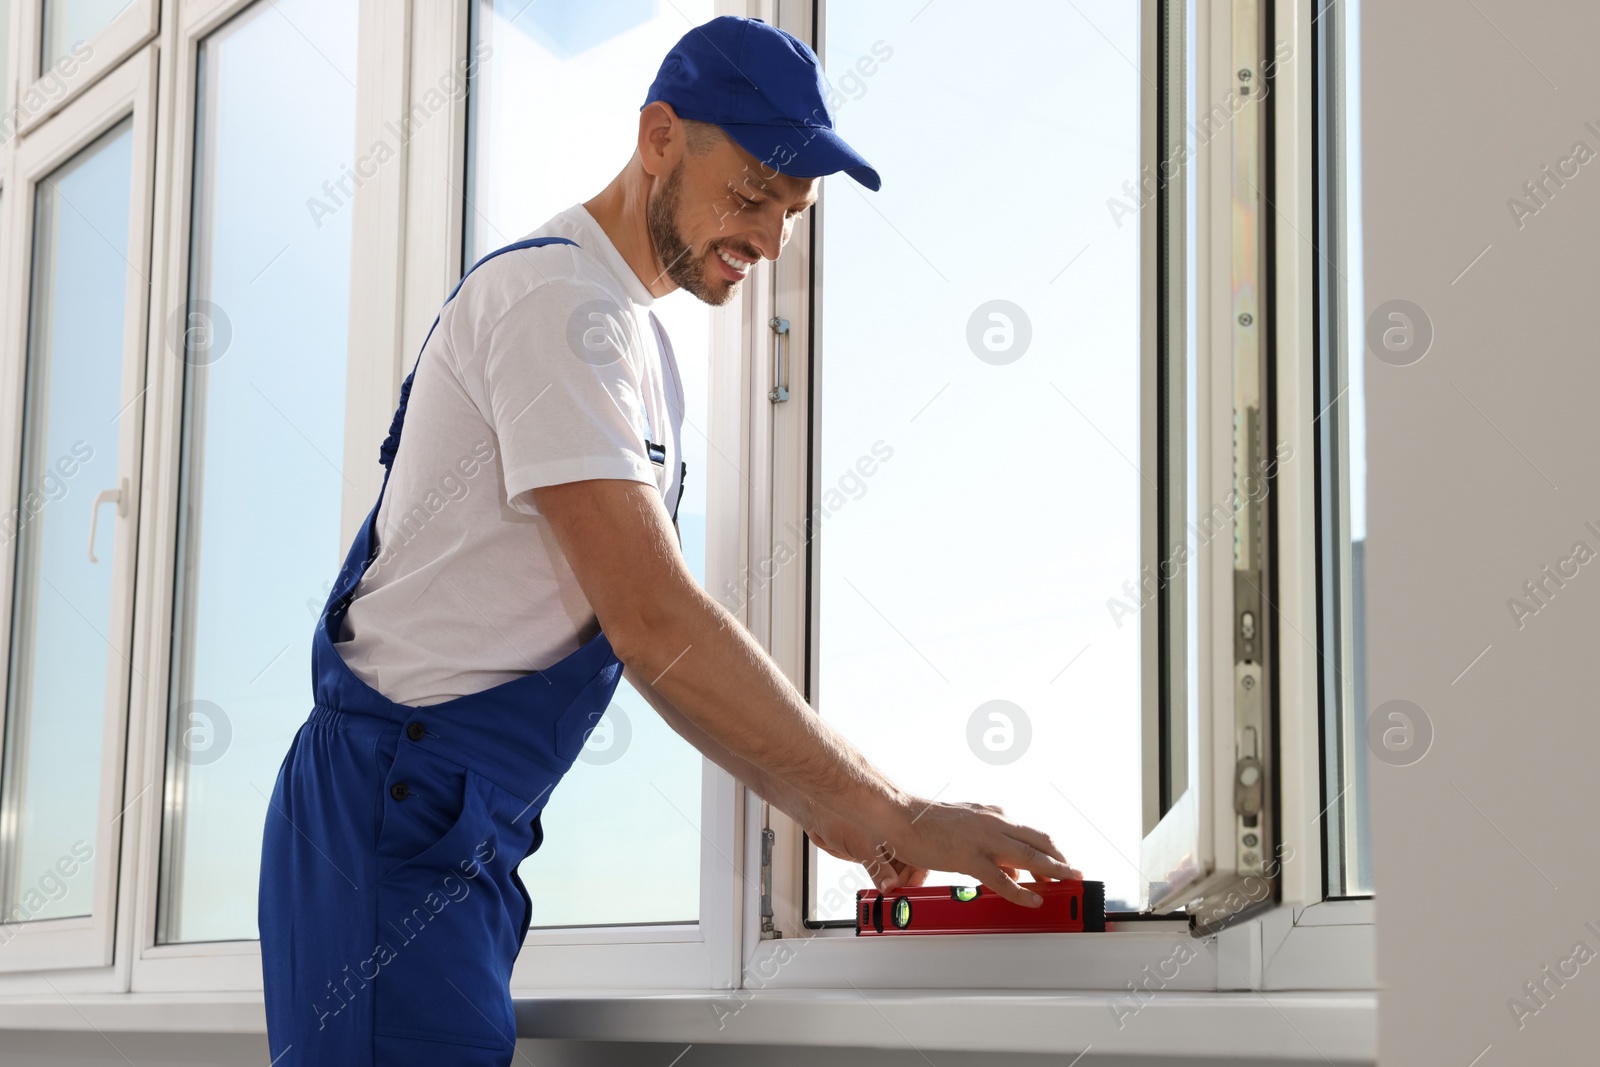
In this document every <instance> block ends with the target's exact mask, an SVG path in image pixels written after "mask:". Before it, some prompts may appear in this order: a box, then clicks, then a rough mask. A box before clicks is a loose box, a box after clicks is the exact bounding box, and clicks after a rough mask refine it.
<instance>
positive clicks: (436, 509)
mask: <svg viewBox="0 0 1600 1067" xmlns="http://www.w3.org/2000/svg"><path fill="white" fill-rule="evenodd" d="M825 92H826V85H825V82H824V81H823V79H822V76H821V71H820V68H819V65H818V63H817V59H816V56H815V55H814V54H813V53H812V52H811V50H810V49H809V48H807V47H806V45H805V44H803V43H801V42H800V41H798V40H796V39H795V38H793V37H791V36H790V35H788V34H786V33H783V32H782V31H780V30H777V29H775V28H773V27H771V26H768V25H766V24H765V23H763V22H761V21H759V20H753V19H741V18H732V17H727V18H718V19H714V20H712V21H711V22H709V23H707V24H706V25H704V26H701V27H697V28H696V29H693V30H691V31H690V32H689V33H688V34H687V35H685V36H684V38H683V39H682V40H681V41H680V42H679V43H678V44H677V46H676V47H675V48H674V49H673V50H672V52H671V53H669V54H668V56H667V57H666V59H665V61H664V62H663V63H662V65H661V68H660V71H659V73H658V76H657V78H656V81H655V83H654V84H653V85H652V86H651V89H650V92H649V94H648V98H647V100H646V102H645V105H644V106H643V108H642V109H641V111H640V115H639V127H638V139H637V146H636V150H635V152H634V155H633V158H632V159H630V160H629V162H628V164H627V166H626V167H624V168H623V170H622V172H621V173H620V174H618V175H617V177H616V178H615V179H614V180H613V181H612V182H611V184H610V185H608V186H607V187H606V188H605V189H604V190H602V191H601V192H600V193H599V195H597V196H595V197H594V198H593V199H591V200H588V201H586V202H584V203H582V204H578V205H574V206H573V207H571V208H569V209H567V210H566V211H563V212H561V213H560V214H558V215H557V216H555V217H554V218H553V219H551V220H550V221H549V222H548V223H546V224H545V225H544V226H542V227H540V228H539V229H538V230H537V231H535V234H534V235H533V236H531V237H529V238H527V239H524V240H522V241H519V242H516V243H515V244H513V245H510V246H508V247H507V248H505V249H500V250H497V251H496V252H495V253H491V255H490V256H487V257H485V258H484V259H483V260H481V261H480V262H479V263H478V264H476V265H475V266H474V267H473V269H472V270H471V271H469V272H468V274H467V276H466V277H464V278H463V279H462V282H461V283H459V284H458V285H457V288H456V291H455V292H453V293H452V294H451V297H450V299H448V300H447V301H446V303H445V306H444V308H443V310H442V311H441V312H440V315H439V318H438V319H437V320H436V322H435V324H434V329H433V330H432V331H431V332H430V333H429V335H428V339H427V340H426V341H425V342H424V344H423V348H422V352H421V354H420V356H419V358H418V361H417V366H416V368H415V370H414V371H413V374H412V376H411V377H410V378H408V379H407V380H406V384H405V387H404V388H403V389H402V390H401V400H400V406H399V410H398V411H397V412H396V414H395V418H394V423H393V425H392V426H391V428H390V433H389V438H388V440H386V441H385V442H384V445H383V447H382V448H381V449H380V460H381V461H382V462H383V463H384V465H385V466H386V467H387V468H388V470H387V472H386V474H385V478H384V487H385V488H384V491H380V493H379V499H378V503H377V504H376V505H374V507H373V511H372V514H370V515H369V516H368V518H367V522H366V523H364V524H363V527H362V530H361V532H360V533H359V534H358V536H357V537H356V540H355V543H354V544H352V546H351V548H350V552H349V555H348V558H347V559H346V560H345V564H344V567H343V568H342V570H341V572H340V575H339V578H338V581H337V582H336V583H335V585H334V588H333V590H332V593H331V594H330V596H329V598H328V604H327V607H326V608H325V610H324V613H323V617H322V619H321V621H320V622H319V624H318V627H317V632H316V637H315V644H314V650H313V678H314V682H315V689H316V706H315V707H314V709H313V710H312V713H311V716H310V717H309V719H308V720H307V722H306V723H305V724H304V725H303V726H302V727H301V729H300V731H299V733H297V734H296V736H295V739H294V742H293V744H292V745H291V747H290V750H289V752H288V754H287V755H286V756H285V757H284V761H283V765H282V767H281V769H280V771H279V776H278V781H277V784H276V786H275V789H274V792H273V796H272V805H271V808H270V810H269V813H268V817H267V825H266V832H265V835H264V840H263V849H262V872H261V895H260V910H259V922H260V927H261V951H262V967H263V974H264V979H265V993H266V1009H267V1020H268V1032H269V1039H270V1043H271V1048H272V1054H273V1057H274V1063H275V1064H277V1065H279V1067H295V1065H321V1064H338V1065H340V1067H352V1065H361V1064H373V1063H382V1064H385V1065H395V1064H424V1063H428V1064H433V1063H444V1062H448V1063H451V1064H482V1065H489V1064H495V1065H503V1064H507V1063H509V1062H510V1060H511V1056H512V1053H513V1051H514V1049H513V1041H514V1034H515V1023H514V1020H513V1018H512V1013H511V1001H510V995H509V990H508V982H509V976H510V973H511V967H512V964H513V962H514V961H515V959H516V957H517V953H518V951H519V950H520V948H521V945H522V941H523V938H524V936H525V935H526V933H527V929H528V925H529V921H530V917H531V905H530V902H529V899H528V896H527V892H526V890H525V888H524V887H523V885H522V882H521V880H520V879H519V878H518V877H517V874H516V867H517V865H518V864H519V863H520V862H521V861H522V860H523V859H524V858H526V857H527V856H528V855H529V854H530V853H532V852H533V851H534V850H535V849H537V848H538V847H539V843H540V841H541V840H542V836H543V829H542V826H541V824H540V821H539V815H540V813H541V812H542V810H543V807H544V805H545V803H546V801H547V799H548V796H549V794H550V791H551V790H552V789H553V788H554V787H555V785H556V784H557V783H558V782H559V781H560V779H561V777H562V775H563V774H564V773H565V772H566V770H567V769H568V768H569V767H570V766H571V764H572V762H573V760H574V759H575V758H576V757H577V755H578V752H579V751H580V750H581V748H582V746H583V743H584V740H585V738H586V736H587V735H588V732H589V731H590V730H592V729H593V727H594V724H595V722H596V721H597V720H598V719H599V717H600V716H601V714H603V713H604V711H605V708H606V706H607V704H608V703H609V701H610V699H611V695H612V693H613V691H614V690H615V688H616V686H617V684H618V681H619V680H620V678H621V677H622V676H623V675H624V673H625V674H626V676H627V677H628V679H629V680H630V681H631V682H632V684H633V685H634V686H635V687H636V688H637V689H638V690H639V691H640V693H642V694H643V695H644V697H645V698H646V699H647V700H648V701H649V702H650V703H651V704H652V706H654V707H655V708H656V709H657V711H658V712H659V713H660V714H661V715H662V716H663V717H664V718H665V719H666V720H667V722H668V723H670V724H671V725H672V727H673V728H674V729H675V730H676V731H677V732H678V733H680V734H681V735H682V736H683V737H685V738H686V739H687V740H688V741H689V742H690V743H692V744H693V745H694V746H695V747H696V748H698V749H699V750H700V751H701V752H703V753H704V754H705V755H706V756H708V757H709V758H710V759H712V760H714V761H715V762H716V763H718V764H719V765H721V766H722V767H724V768H725V769H727V770H728V771H729V772H730V773H732V774H733V775H734V776H736V777H737V778H738V779H739V780H740V781H741V782H743V783H744V784H745V785H747V786H749V787H750V788H751V789H753V790H755V791H756V792H757V793H759V794H760V795H761V796H763V797H765V798H766V799H767V800H769V801H770V802H771V803H772V804H774V805H776V806H777V807H778V808H780V809H781V810H783V811H784V812H786V813H788V814H789V815H790V816H791V817H793V818H794V819H795V820H797V821H798V822H799V823H800V825H801V826H803V827H804V828H805V829H806V831H807V832H808V833H809V834H810V835H811V838H812V840H814V841H816V842H817V843H818V845H819V846H820V847H822V848H824V849H826V850H827V851H829V852H830V853H832V854H834V855H836V856H840V857H843V858H846V859H854V860H857V861H860V862H862V863H864V864H866V865H867V867H868V870H869V871H870V873H871V874H872V877H873V880H874V882H875V883H876V884H877V885H878V886H879V887H880V888H885V889H887V888H891V887H895V886H902V885H916V884H920V883H921V881H922V880H923V879H924V878H925V877H926V874H927V872H928V871H929V870H953V871H962V872H965V873H967V874H970V875H971V876H973V877H975V878H977V879H979V880H980V881H982V883H983V884H984V885H985V886H988V887H989V888H990V889H992V890H993V891H995V892H997V893H1000V894H1001V895H1003V896H1005V897H1007V898H1008V899H1011V900H1014V901H1018V902H1020V903H1025V904H1030V905H1031V904H1036V903H1037V902H1038V898H1037V896H1036V895H1035V894H1033V893H1031V892H1029V891H1026V890H1024V889H1022V888H1021V887H1020V886H1018V884H1017V883H1016V881H1015V880H1014V879H1015V878H1016V876H1017V874H1018V872H1019V871H1021V870H1027V871H1029V872H1030V873H1032V874H1033V875H1034V877H1035V878H1043V879H1049V878H1078V877H1081V874H1079V872H1077V871H1075V870H1074V869H1072V868H1071V867H1070V866H1069V865H1068V864H1067V863H1066V862H1065V860H1064V859H1063V857H1062V855H1061V853H1060V851H1059V850H1058V849H1057V848H1056V846H1055V845H1054V844H1053V843H1052V842H1051V841H1050V839H1049V838H1048V837H1047V836H1046V835H1045V834H1043V833H1040V832H1039V831H1037V830H1034V829H1032V828H1029V827H1026V826H1021V825H1019V824H1017V823H1014V822H1011V821H1009V820H1008V819H1006V818H1005V817H1004V815H1003V813H1002V812H1001V811H1000V809H999V808H996V807H991V806H985V805H979V804H960V803H943V802H935V801H933V800H926V799H923V798H920V797H916V796H912V795H910V794H908V793H906V792H904V791H903V790H901V789H899V788H897V787H896V786H895V785H894V784H893V783H892V782H890V781H889V780H888V779H887V778H886V777H885V776H884V775H883V774H882V773H881V772H879V771H878V770H877V769H876V768H874V767H873V766H872V765H871V764H870V763H869V762H868V761H867V760H866V759H865V758H864V757H863V756H862V755H861V754H860V753H859V752H857V751H856V750H855V749H854V748H853V747H852V746H851V745H850V744H849V742H848V741H846V740H845V739H844V738H843V737H841V736H840V735H839V734H837V733H836V732H835V731H834V730H832V729H831V728H830V727H829V726H828V725H827V724H826V723H825V722H823V720H821V719H820V718H819V717H818V716H817V715H816V714H815V713H814V712H813V711H812V710H811V708H810V707H808V706H807V704H806V702H805V700H804V699H803V698H802V697H801V696H800V694H799V693H798V692H796V691H795V689H794V688H793V687H792V686H791V685H790V684H789V683H788V682H787V681H786V680H785V678H784V677H783V675H782V674H781V673H780V672H779V671H778V669H777V668H776V667H775V666H774V665H773V663H772V662H771V661H770V660H769V659H768V658H767V656H766V655H765V653H764V652H763V651H762V649H761V648H760V646H759V645H757V644H756V643H755V641H753V640H752V639H751V637H750V636H749V634H748V633H746V632H745V630H744V629H743V628H742V627H741V626H740V625H739V624H738V623H737V622H736V621H735V620H734V618H733V617H732V616H731V615H730V614H729V613H728V612H727V611H726V610H725V609H724V608H722V607H721V606H720V605H719V604H718V603H717V602H716V601H715V600H713V599H712V598H711V597H710V596H708V595H707V594H706V593H705V591H704V590H703V589H701V588H700V586H699V585H698V584H697V583H696V582H695V580H694V579H693V577H692V576H691V575H690V572H689V569H688V568H687V566H686V565H685V564H684V561H683V558H682V556H681V554H680V551H679V545H678V541H677V537H676V533H675V527H674V521H673V518H672V515H673V514H674V513H675V512H676V509H677V501H678V497H679V496H680V495H681V493H682V485H683V477H684V467H683V464H682V461H681V460H680V459H679V458H678V457H679V446H678V442H679V430H680V428H681V424H682V409H683V403H682V396H681V387H680V385H679V384H678V375H677V370H676V365H675V363H674V361H673V355H672V349H671V346H670V344H669V343H668V341H667V338H666V335H665V332H664V331H663V330H662V329H661V327H660V324H659V322H657V321H656V319H655V317H654V315H653V314H651V312H650V310H649V307H650V304H651V303H652V302H653V301H654V300H656V299H658V298H660V297H662V296H665V295H666V294H668V293H670V292H672V291H673V290H674V289H680V288H681V289H685V290H687V291H688V292H690V293H692V294H693V295H694V296H695V297H697V298H698V299H700V300H702V301H704V302H706V303H708V304H724V303H726V302H727V301H728V300H729V299H731V298H732V296H733V294H734V292H735V291H736V290H737V288H738V285H739V283H740V281H741V280H742V279H743V278H744V277H745V276H746V275H747V274H748V273H749V271H750V269H751V267H752V266H753V265H754V264H755V263H756V262H757V261H759V260H762V259H776V258H777V257H778V254H779V252H780V251H781V250H782V248H783V245H784V243H785V242H786V241H787V240H788V238H789V234H790V231H791V228H792V226H793V224H794V219H795V218H796V217H797V216H798V215H799V214H800V213H801V212H803V211H805V209H806V208H807V207H809V206H810V205H811V204H812V203H814V202H815V200H816V197H817V185H818V179H819V178H820V177H821V176H822V175H825V174H830V173H835V172H838V171H841V170H842V171H844V172H845V173H847V174H849V175H850V176H851V177H853V178H854V179H855V180H857V181H859V182H861V183H862V184H864V185H866V186H867V187H868V188H871V189H874V190H875V189H877V188H878V187H879V179H878V175H877V172H876V171H874V170H873V169H872V168H871V167H870V166H868V164H867V162H866V160H864V159H863V158H862V157H861V156H860V155H859V154H857V153H856V152H855V151H854V150H853V149H852V148H850V147H849V146H848V145H847V144H845V142H844V141H843V140H842V139H841V138H840V137H839V136H838V135H837V134H836V133H835V132H834V131H833V129H832V124H831V120H830V118H829V115H828V111H827V108H826V106H825V104H824V103H823V99H824V94H825ZM413 386H415V388H414V389H413ZM402 440H403V443H404V447H402ZM391 477H392V480H393V482H394V487H393V488H394V490H395V492H394V493H393V494H392V495H388V498H387V499H385V497H386V495H387V494H386V491H387V489H388V488H389V482H390V480H391ZM669 500H670V501H671V507H670V510H669V506H668V501H669ZM380 531H381V533H380ZM647 981H648V979H647V978H646V977H645V976H641V984H646V983H647Z"/></svg>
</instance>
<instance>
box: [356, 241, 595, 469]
mask: <svg viewBox="0 0 1600 1067" xmlns="http://www.w3.org/2000/svg"><path fill="white" fill-rule="evenodd" d="M555 244H561V245H572V246H573V247H574V248H576V247H578V242H576V241H574V240H571V239H569V238H566V237H530V238H528V239H527V240H525V241H517V242H514V243H513V244H508V245H506V246H505V247H504V248H497V249H495V250H494V251H493V252H490V253H489V254H488V255H486V256H484V257H483V258H482V259H480V260H478V262H476V263H474V264H473V265H472V266H471V267H468V268H467V273H466V274H463V275H462V276H461V281H459V282H456V284H455V288H454V289H451V290H450V295H449V296H447V297H445V298H444V302H445V304H448V303H450V301H452V300H454V299H455V296H456V293H458V292H460V291H461V282H464V281H466V280H467V275H468V274H471V273H472V272H473V271H475V270H477V269H478V268H479V267H481V266H483V265H484V264H485V263H487V262H489V261H490V260H491V259H493V258H494V257H495V256H500V255H504V254H505V253H507V252H515V251H517V250H519V249H523V248H542V247H543V246H545V245H555ZM443 314H444V306H443V305H440V307H439V314H438V315H435V316H434V317H433V325H432V326H429V327H428V336H427V337H424V338H423V339H422V347H423V348H427V347H428V341H429V340H430V339H431V338H432V337H433V331H434V330H435V329H437V328H438V326H439V318H440V316H442V315H443ZM421 362H422V352H421V351H420V350H419V351H418V352H417V361H416V363H413V364H412V365H411V373H410V374H408V375H406V380H405V381H404V382H403V383H402V384H401V386H400V406H399V407H397V408H395V412H394V420H393V421H392V422H390V423H389V436H388V437H386V438H384V440H383V444H382V445H381V446H380V447H379V448H378V462H379V463H382V464H383V469H384V475H383V480H384V482H385V483H387V482H388V480H389V473H388V472H389V470H390V469H391V467H392V466H393V464H394V454H395V452H396V451H397V450H398V449H399V447H400V431H401V430H402V429H404V428H405V424H406V402H407V401H408V400H410V399H411V379H413V378H415V377H416V376H417V366H418V365H419V364H420V363H421Z"/></svg>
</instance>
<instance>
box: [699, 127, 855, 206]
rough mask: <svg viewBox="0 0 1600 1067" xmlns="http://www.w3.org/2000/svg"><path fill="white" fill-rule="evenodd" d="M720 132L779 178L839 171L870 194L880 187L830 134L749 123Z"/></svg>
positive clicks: (851, 152)
mask: <svg viewBox="0 0 1600 1067" xmlns="http://www.w3.org/2000/svg"><path fill="white" fill-rule="evenodd" d="M722 128H723V129H724V130H726V131H727V133H728V136H729V137H731V138H733V140H734V142H735V143H736V144H738V145H739V147H740V148H743V149H744V150H745V151H746V152H749V153H750V154H751V155H753V156H755V157H756V158H757V159H758V160H760V161H762V162H763V163H765V164H767V166H768V167H770V168H772V169H774V170H776V171H777V172H778V173H779V174H787V175H790V176H791V177H795V178H820V177H823V176H824V175H827V174H836V173H838V172H839V171H843V172H844V173H846V174H848V175H850V177H852V178H854V179H855V180H856V181H858V182H860V183H861V184H862V185H865V186H866V187H867V188H868V189H871V190H872V191H873V192H877V191H878V189H879V188H881V187H882V185H883V182H882V180H881V179H879V177H878V172H877V171H875V170H873V169H872V165H871V164H870V163H868V162H867V161H866V160H865V159H862V158H861V153H859V152H857V151H856V150H855V149H854V148H851V147H850V146H849V145H848V144H846V143H845V141H844V138H842V137H840V136H839V135H838V134H837V133H835V132H834V131H833V130H828V129H823V128H821V127H818V126H769V125H766V124H762V123H753V122H739V123H726V124H723V126H722Z"/></svg>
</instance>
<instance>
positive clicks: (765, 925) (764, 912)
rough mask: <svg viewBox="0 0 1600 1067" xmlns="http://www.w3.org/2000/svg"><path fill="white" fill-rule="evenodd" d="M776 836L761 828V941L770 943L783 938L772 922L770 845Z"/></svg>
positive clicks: (769, 829)
mask: <svg viewBox="0 0 1600 1067" xmlns="http://www.w3.org/2000/svg"><path fill="white" fill-rule="evenodd" d="M776 837H777V835H776V834H774V833H773V832H772V827H770V826H763V827H762V828H761V940H763V941H771V940H773V939H774V938H779V937H782V936H783V931H781V930H779V929H778V928H777V927H776V925H774V923H773V921H772V843H773V841H774V840H775V839H776Z"/></svg>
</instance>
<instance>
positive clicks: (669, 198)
mask: <svg viewBox="0 0 1600 1067" xmlns="http://www.w3.org/2000/svg"><path fill="white" fill-rule="evenodd" d="M682 193H683V161H682V160H681V159H680V160H679V161H678V165H677V166H676V167H673V168H672V173H671V174H669V175H667V181H666V184H665V185H664V186H663V187H662V189H661V192H659V193H657V194H655V195H653V196H651V197H650V203H649V204H648V205H647V206H646V208H645V222H646V224H647V225H648V226H649V227H650V240H651V241H652V242H654V243H655V246H656V255H657V256H658V257H660V259H661V262H662V263H664V264H666V268H667V270H666V274H667V277H669V278H671V279H672V280H673V281H674V282H676V283H677V284H678V288H680V289H683V290H685V291H686V292H689V293H692V294H693V295H694V296H695V298H696V299H698V300H701V301H703V302H704V303H707V304H712V305H716V306H720V305H722V304H726V303H727V302H728V301H729V300H730V299H732V298H733V290H734V287H735V283H727V284H724V285H721V286H713V285H710V284H707V282H706V275H705V267H704V265H703V263H702V261H701V260H700V259H699V258H697V257H696V256H695V255H694V250H693V249H691V248H690V247H689V245H688V244H687V243H685V242H684V239H683V235H682V234H680V233H679V232H678V224H677V215H678V200H679V199H680V197H681V195H682Z"/></svg>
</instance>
